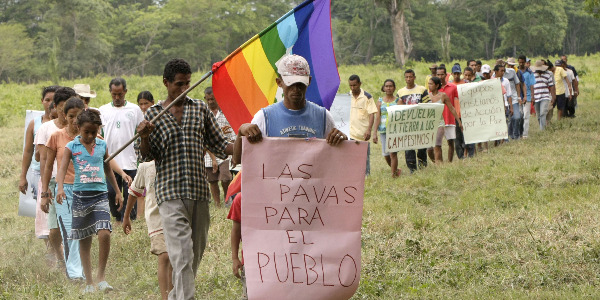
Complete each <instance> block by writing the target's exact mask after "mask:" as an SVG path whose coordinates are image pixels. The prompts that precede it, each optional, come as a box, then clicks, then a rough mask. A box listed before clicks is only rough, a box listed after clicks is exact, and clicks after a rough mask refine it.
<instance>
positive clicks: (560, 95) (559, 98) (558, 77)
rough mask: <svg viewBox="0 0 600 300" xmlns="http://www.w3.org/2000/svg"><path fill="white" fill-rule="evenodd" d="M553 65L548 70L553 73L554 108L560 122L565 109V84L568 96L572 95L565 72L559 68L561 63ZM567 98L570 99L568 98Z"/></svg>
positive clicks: (559, 61) (557, 62) (558, 61)
mask: <svg viewBox="0 0 600 300" xmlns="http://www.w3.org/2000/svg"><path fill="white" fill-rule="evenodd" d="M555 64H556V65H555V66H553V67H552V68H550V70H551V71H552V72H553V73H554V83H555V85H554V86H555V87H556V106H557V110H558V119H559V120H560V119H561V118H562V116H563V113H564V111H565V108H566V107H567V96H566V91H567V90H566V87H565V83H566V85H567V86H568V88H569V92H570V94H569V95H572V94H573V87H572V86H571V82H570V81H568V80H567V72H566V71H565V69H563V68H562V67H561V66H562V61H561V60H560V59H559V60H557V61H556V62H555ZM569 98H571V97H570V96H569ZM569 100H570V99H569ZM548 121H549V120H548Z"/></svg>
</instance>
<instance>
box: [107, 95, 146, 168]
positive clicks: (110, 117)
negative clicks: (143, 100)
mask: <svg viewBox="0 0 600 300" xmlns="http://www.w3.org/2000/svg"><path fill="white" fill-rule="evenodd" d="M99 110H100V118H101V119H102V126H103V127H102V130H103V132H104V140H105V141H106V146H107V148H108V153H109V155H110V154H112V153H115V152H116V151H117V150H119V148H121V147H122V146H123V145H125V144H126V143H127V142H129V140H131V138H133V136H134V135H135V130H136V128H137V126H138V125H139V124H140V123H141V122H142V121H143V120H144V113H142V110H141V109H140V107H139V106H137V105H136V104H133V103H130V102H128V101H125V105H123V106H121V107H115V106H113V103H112V102H111V103H108V104H104V105H102V106H100V108H99ZM114 160H115V161H116V162H117V164H118V165H119V167H121V169H123V170H135V169H137V156H136V155H135V150H134V149H133V143H131V144H129V146H127V148H125V149H124V150H123V151H122V152H121V153H119V155H117V156H116V157H115V158H114Z"/></svg>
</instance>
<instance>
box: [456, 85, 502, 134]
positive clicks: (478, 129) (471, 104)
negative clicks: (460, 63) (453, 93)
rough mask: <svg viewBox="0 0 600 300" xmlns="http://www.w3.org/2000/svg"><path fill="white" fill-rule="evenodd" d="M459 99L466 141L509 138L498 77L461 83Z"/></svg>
mask: <svg viewBox="0 0 600 300" xmlns="http://www.w3.org/2000/svg"><path fill="white" fill-rule="evenodd" d="M458 99H459V100H460V114H461V119H462V124H463V128H464V132H463V134H464V136H465V143H466V144H473V143H480V142H487V141H494V140H502V139H507V138H508V126H507V125H506V115H505V113H504V96H503V95H502V86H501V85H500V80H499V79H490V80H485V81H480V82H473V83H467V84H461V85H459V86H458Z"/></svg>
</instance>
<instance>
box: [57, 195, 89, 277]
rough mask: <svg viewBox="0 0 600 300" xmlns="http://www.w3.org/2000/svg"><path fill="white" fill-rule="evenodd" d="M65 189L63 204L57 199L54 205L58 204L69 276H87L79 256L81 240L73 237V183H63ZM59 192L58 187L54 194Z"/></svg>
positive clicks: (58, 215) (59, 222)
mask: <svg viewBox="0 0 600 300" xmlns="http://www.w3.org/2000/svg"><path fill="white" fill-rule="evenodd" d="M63 191H64V192H65V195H66V196H67V198H66V199H63V201H62V204H58V202H56V200H53V202H52V203H53V204H52V205H56V217H57V220H58V228H59V230H60V234H61V236H62V242H63V252H64V253H63V254H64V257H65V266H66V269H67V276H68V277H69V278H70V279H76V278H85V276H84V274H83V266H82V265H81V257H80V256H79V240H74V239H71V225H72V224H73V208H72V207H73V185H72V184H63ZM57 193H58V187H57V188H56V191H55V192H54V195H56V194H57Z"/></svg>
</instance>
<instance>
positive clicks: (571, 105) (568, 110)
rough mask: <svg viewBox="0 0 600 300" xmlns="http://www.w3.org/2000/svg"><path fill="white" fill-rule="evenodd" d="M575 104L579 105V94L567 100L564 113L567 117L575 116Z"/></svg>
mask: <svg viewBox="0 0 600 300" xmlns="http://www.w3.org/2000/svg"><path fill="white" fill-rule="evenodd" d="M575 106H577V96H573V98H571V101H569V100H567V105H566V107H565V112H564V115H565V117H569V118H572V117H574V116H575Z"/></svg>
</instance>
